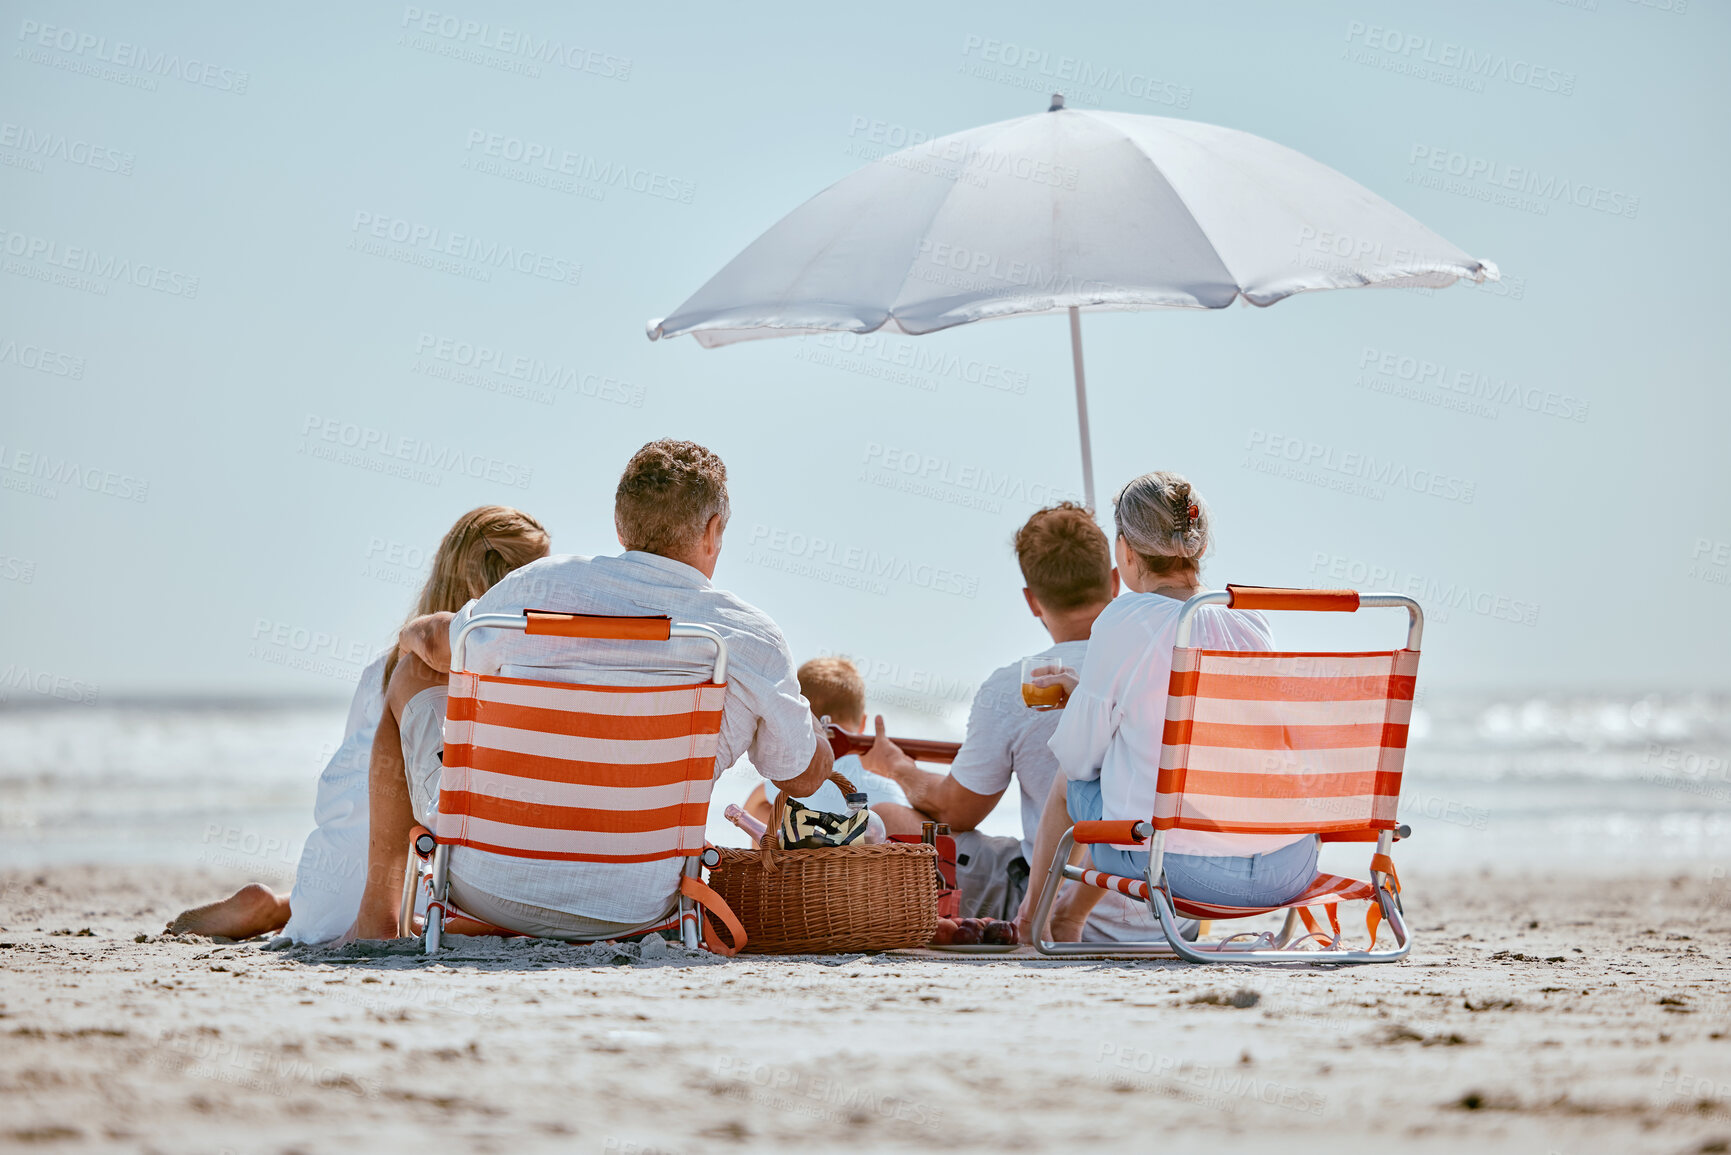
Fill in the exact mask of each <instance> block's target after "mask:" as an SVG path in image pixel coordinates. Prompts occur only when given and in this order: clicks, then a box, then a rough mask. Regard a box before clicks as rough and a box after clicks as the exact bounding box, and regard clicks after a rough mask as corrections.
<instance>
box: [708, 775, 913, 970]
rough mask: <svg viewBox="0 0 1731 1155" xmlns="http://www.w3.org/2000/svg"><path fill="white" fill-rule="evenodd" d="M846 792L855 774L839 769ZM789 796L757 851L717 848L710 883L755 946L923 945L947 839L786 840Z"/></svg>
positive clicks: (772, 950) (826, 950) (777, 950)
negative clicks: (797, 845) (816, 844)
mask: <svg viewBox="0 0 1731 1155" xmlns="http://www.w3.org/2000/svg"><path fill="white" fill-rule="evenodd" d="M830 781H832V782H834V783H835V784H836V785H837V786H840V787H841V790H842V793H843V794H851V793H853V789H854V788H853V783H851V782H849V781H848V780H847V779H846V778H844V777H842V776H841V775H840V774H837V773H835V772H834V771H833V770H832V771H831V772H830ZM786 809H787V795H786V794H785V793H783V794H781V795H780V796H779V797H777V798H776V800H775V817H774V820H773V821H771V822H770V824H769V829H768V830H766V831H765V832H764V835H763V838H762V840H761V842H760V844H759V846H758V848H757V849H755V850H741V849H737V848H733V849H730V848H728V847H717V850H718V851H719V852H720V854H721V861H720V862H719V863H717V864H716V865H715V866H713V867H711V868H710V870H709V885H710V886H712V887H713V888H714V889H715V891H716V893H717V894H719V895H721V897H722V898H723V899H725V900H726V901H727V905H728V906H730V907H732V908H733V912H734V914H736V915H738V916H739V921H740V922H741V923H743V924H744V925H745V933H746V936H747V941H746V945H745V953H746V954H836V953H839V952H843V951H856V950H895V949H896V948H898V947H921V946H925V945H926V944H927V943H929V942H931V940H932V932H933V931H935V930H936V929H937V925H938V887H937V862H938V855H937V848H936V847H933V846H927V845H925V844H923V843H906V842H881V843H878V844H876V845H873V846H826V847H822V848H820V849H816V850H783V849H781V837H780V833H779V832H780V830H781V819H782V814H783V813H784V812H785V811H786Z"/></svg>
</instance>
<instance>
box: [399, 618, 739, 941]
mask: <svg viewBox="0 0 1731 1155" xmlns="http://www.w3.org/2000/svg"><path fill="white" fill-rule="evenodd" d="M479 629H500V630H516V631H519V632H522V633H526V634H542V635H553V636H557V637H564V638H592V639H604V640H614V641H667V640H670V639H674V638H695V639H700V640H703V641H707V642H710V643H712V644H713V645H714V647H715V658H714V661H713V663H712V666H711V673H710V678H709V681H708V682H704V683H690V684H683V685H677V686H655V687H633V688H630V689H628V690H622V689H621V688H619V687H597V686H583V685H580V684H577V683H562V682H558V683H556V682H528V681H525V680H523V679H513V678H499V677H495V676H491V675H477V674H473V673H471V672H469V671H468V670H467V669H466V668H465V658H464V654H465V648H466V643H467V641H468V638H469V635H470V634H471V633H473V632H474V631H476V630H479ZM727 658H728V654H727V641H726V639H725V638H723V637H722V635H721V634H720V633H719V632H718V631H717V630H715V629H713V628H712V627H710V626H706V625H701V624H698V623H694V622H675V621H672V620H671V619H669V618H666V617H614V616H607V615H599V614H570V613H559V612H555V611H547V610H525V611H524V612H522V613H521V614H478V615H476V616H475V617H473V618H470V619H469V620H468V621H467V622H465V623H464V624H463V627H462V628H461V629H460V630H459V631H458V632H457V636H456V639H455V640H454V641H453V642H452V644H451V679H452V686H453V696H457V693H458V690H457V686H458V681H457V680H458V679H459V678H468V679H471V681H470V682H469V683H468V686H471V687H479V686H481V685H483V684H485V683H490V682H491V683H508V684H511V685H514V686H519V687H531V688H534V687H544V688H547V689H551V690H553V691H555V692H556V693H569V692H571V691H594V690H601V691H609V692H611V693H614V694H621V695H630V694H636V693H645V694H655V693H668V694H677V695H689V696H691V698H692V702H693V709H692V710H691V711H688V714H689V715H690V716H692V717H693V719H694V722H695V720H696V718H697V716H698V715H699V714H700V713H702V714H707V715H713V718H712V720H711V721H710V722H709V724H708V725H707V726H705V727H703V728H702V730H701V731H700V730H697V729H694V730H693V735H694V737H695V736H701V733H708V734H710V735H713V734H715V733H718V732H719V729H720V724H721V722H720V718H721V711H722V708H723V705H724V703H725V699H726V692H727ZM706 705H707V706H709V707H710V708H709V709H707V710H705V709H703V707H704V706H706ZM453 732H454V731H453V728H452V720H451V718H450V715H449V707H447V718H446V748H447V750H449V749H450V747H451V745H452V742H451V737H452V735H453ZM694 757H701V756H700V755H696V756H694ZM709 757H710V765H711V766H713V755H710V756H709ZM451 769H452V766H451V764H450V762H449V761H448V760H447V763H446V769H445V775H447V776H448V775H449V774H450V771H451ZM709 773H710V775H711V778H710V779H706V780H705V781H703V782H702V783H694V785H701V786H702V787H703V789H702V798H701V800H700V801H701V805H702V808H703V811H704V813H705V814H707V810H708V803H709V793H708V789H707V786H708V785H709V782H710V781H711V780H712V777H713V772H712V771H710V772H709ZM693 774H695V768H694V770H693ZM440 793H441V796H443V795H445V794H446V783H445V781H444V780H443V778H442V780H441V787H440ZM693 813H694V812H693ZM460 822H461V818H460V817H459V816H455V815H448V814H447V813H446V812H445V809H444V806H443V805H441V807H440V813H439V816H438V820H437V823H436V825H437V826H438V827H439V830H438V833H435V832H433V831H429V830H428V829H427V828H426V827H424V826H417V827H416V828H415V829H414V830H413V831H412V832H411V834H410V839H409V842H410V845H409V857H408V864H407V867H406V869H405V871H404V880H403V903H402V908H401V913H400V915H399V927H398V929H399V933H400V934H402V935H403V937H414V936H415V923H416V921H417V919H416V917H415V913H414V908H415V897H416V892H417V888H418V886H419V885H420V884H421V883H422V882H425V883H426V884H427V885H428V887H429V889H430V901H429V903H428V907H427V914H426V919H425V923H424V932H423V935H424V942H425V951H426V953H427V954H429V955H431V954H434V953H436V952H437V951H438V949H439V945H440V940H441V938H442V937H443V935H444V933H445V932H446V931H447V930H450V931H451V933H469V934H515V933H517V932H513V931H510V930H508V929H504V928H499V927H493V926H489V925H487V924H485V923H482V922H479V921H478V920H475V919H472V918H469V917H468V916H466V915H463V914H462V913H460V912H459V911H456V910H455V909H454V908H453V907H452V906H451V903H450V894H449V892H450V857H451V850H452V847H453V846H454V845H456V844H458V843H463V842H465V841H466V840H465V839H464V838H463V837H461V836H459V835H458V834H457V833H456V831H457V827H458V826H459V825H460ZM702 825H703V823H701V822H698V823H696V824H694V825H692V824H686V825H684V826H683V828H682V829H681V830H669V831H665V832H657V833H658V834H665V835H667V836H668V841H667V845H666V846H665V847H663V848H661V849H659V850H658V851H657V852H656V853H655V854H654V855H653V857H655V858H669V857H674V856H675V855H678V856H682V857H683V858H684V859H685V861H684V864H683V866H682V868H681V879H680V888H679V894H678V909H677V925H678V928H679V935H680V941H681V942H682V943H683V944H684V945H685V946H686V947H688V948H691V949H696V948H698V947H699V946H707V947H709V948H710V949H712V950H717V951H718V952H720V953H726V954H732V953H734V952H735V951H737V950H738V949H739V948H740V947H742V946H744V945H745V943H744V931H743V929H742V928H741V927H740V926H739V923H738V920H737V919H735V918H734V917H733V914H732V912H731V911H729V910H728V909H727V907H726V904H725V903H723V902H722V901H721V900H720V898H719V897H718V896H716V895H715V894H714V892H713V891H710V890H709V888H708V887H707V886H705V885H704V884H703V882H702V880H701V875H702V868H703V866H706V865H707V866H714V865H715V864H716V863H717V862H718V861H719V860H720V859H719V855H717V854H716V852H715V850H714V848H713V847H709V846H708V845H706V844H705V845H701V846H699V845H693V843H694V842H695V841H697V840H700V839H701V831H702ZM693 831H695V833H693ZM562 833H568V835H569V842H568V843H566V844H565V847H564V849H563V850H562V851H560V852H555V853H545V854H537V853H534V852H532V851H525V850H522V849H515V850H512V851H510V853H512V854H514V855H516V856H519V857H524V858H537V857H542V858H548V859H552V858H558V859H562V860H570V859H574V858H575V859H579V860H581V859H583V858H585V857H587V856H585V855H582V854H581V853H573V852H572V848H573V847H576V846H579V845H581V843H582V841H583V837H584V834H585V833H586V832H584V831H581V830H573V831H569V832H562ZM595 860H596V861H622V860H624V861H637V860H641V859H639V858H631V859H619V858H615V857H608V856H600V857H597V858H596V859H595ZM423 868H424V871H425V873H424V874H423ZM706 911H707V913H708V914H709V915H711V916H713V917H715V918H719V919H720V920H721V921H722V923H723V924H724V925H725V926H726V927H727V928H728V930H729V932H730V934H731V937H732V939H733V942H732V944H731V947H727V946H724V945H722V944H720V943H719V942H718V941H717V940H715V939H713V938H712V937H711V936H709V935H707V934H706V933H704V917H705V913H706ZM671 925H672V924H671V923H669V922H668V920H666V919H665V918H662V919H656V920H653V921H651V922H648V923H645V924H643V925H642V926H640V927H636V928H634V929H632V930H629V931H619V932H613V933H611V934H608V935H605V936H597V937H596V938H592V939H589V940H587V941H599V940H600V939H602V938H606V939H613V938H619V937H627V936H630V935H634V934H639V933H645V932H648V931H652V930H659V929H664V928H667V927H669V926H671ZM573 941H584V940H581V939H575V938H574V939H573Z"/></svg>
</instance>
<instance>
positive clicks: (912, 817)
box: [745, 658, 926, 835]
mask: <svg viewBox="0 0 1731 1155" xmlns="http://www.w3.org/2000/svg"><path fill="white" fill-rule="evenodd" d="M799 691H800V693H802V694H804V695H805V700H806V701H807V702H809V703H811V716H812V717H814V718H828V719H829V720H830V721H831V722H833V723H835V724H836V725H837V726H839V727H841V728H842V729H843V730H846V731H847V732H848V733H850V734H858V733H861V732H862V731H864V730H865V722H866V699H865V679H864V678H862V677H860V673H859V668H858V667H857V666H855V665H854V664H853V663H852V662H850V661H848V660H847V659H846V658H813V659H811V660H810V661H809V662H806V663H805V664H804V665H802V666H801V667H800V668H799ZM835 769H836V773H838V774H840V775H841V776H842V777H843V778H846V779H847V780H848V781H849V782H851V783H853V785H854V788H855V789H857V790H860V791H863V792H864V793H865V795H866V797H867V798H868V799H869V800H870V806H871V809H872V813H874V814H876V815H877V816H878V817H879V818H881V819H883V824H884V830H885V831H886V832H888V833H890V834H913V835H918V834H919V832H920V823H922V822H924V821H926V815H924V814H921V813H920V812H919V811H917V810H915V809H913V808H912V807H910V806H909V805H908V797H907V795H906V794H903V793H902V788H901V787H900V786H899V785H897V784H896V783H895V782H894V781H893V780H892V779H889V778H885V777H884V776H883V775H881V774H876V773H874V772H872V771H870V770H868V769H866V768H865V766H864V765H863V764H862V763H861V762H860V757H859V755H858V754H843V755H842V756H841V757H840V758H837V759H836V760H835ZM780 794H781V791H780V790H779V789H778V788H777V787H776V785H775V783H773V782H765V783H760V784H758V785H756V786H753V787H752V788H751V794H750V796H749V797H747V798H746V800H745V812H746V813H747V814H749V815H751V816H752V817H753V818H755V819H757V820H758V821H759V822H761V823H763V824H764V825H765V826H768V825H769V824H770V822H771V820H772V819H773V817H774V809H773V808H774V806H775V800H776V798H777V797H778V796H779V795H780ZM795 797H798V795H795ZM803 801H804V802H805V804H806V805H807V806H809V807H811V808H812V809H813V810H823V811H827V812H828V813H830V814H846V813H847V799H845V798H843V797H842V794H841V788H840V787H838V786H837V785H836V784H835V783H833V782H826V783H824V784H823V785H822V786H820V787H819V788H818V789H817V790H816V791H815V792H813V793H812V795H811V796H810V797H808V798H805V799H803Z"/></svg>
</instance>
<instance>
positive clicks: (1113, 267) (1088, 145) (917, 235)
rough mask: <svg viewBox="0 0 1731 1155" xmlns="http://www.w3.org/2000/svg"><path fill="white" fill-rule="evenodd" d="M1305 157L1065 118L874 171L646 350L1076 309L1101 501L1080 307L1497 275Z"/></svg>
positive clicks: (1157, 129) (1148, 122) (1065, 112)
mask: <svg viewBox="0 0 1731 1155" xmlns="http://www.w3.org/2000/svg"><path fill="white" fill-rule="evenodd" d="M1496 275H1497V272H1496V267H1495V266H1494V265H1492V264H1490V263H1489V262H1488V261H1480V260H1475V259H1474V258H1472V257H1469V256H1467V255H1466V253H1464V252H1462V251H1461V250H1459V249H1457V248H1455V247H1454V246H1453V245H1451V244H1449V243H1448V242H1447V241H1445V240H1443V238H1441V237H1439V236H1437V235H1436V234H1435V233H1433V232H1431V231H1430V230H1429V229H1427V228H1425V227H1424V226H1423V225H1421V224H1419V223H1418V222H1417V221H1415V220H1413V218H1411V217H1410V216H1408V215H1407V214H1406V213H1404V212H1402V211H1401V210H1400V209H1397V208H1395V207H1394V206H1393V205H1391V204H1389V203H1388V202H1387V201H1385V200H1383V199H1382V198H1380V197H1378V196H1376V195H1375V194H1373V193H1372V192H1370V191H1369V190H1368V189H1366V188H1364V187H1363V186H1362V185H1359V184H1357V183H1355V182H1354V181H1351V180H1349V179H1347V178H1346V177H1344V176H1342V175H1341V174H1340V173H1338V172H1335V171H1334V170H1333V169H1331V168H1329V167H1328V166H1326V165H1323V164H1319V163H1318V162H1316V161H1314V160H1312V159H1310V158H1309V157H1307V156H1304V155H1303V154H1301V153H1297V152H1294V151H1293V150H1292V149H1290V148H1286V147H1284V146H1282V145H1278V144H1275V143H1273V142H1272V141H1268V140H1263V139H1262V138H1261V137H1256V136H1251V135H1250V134H1249V133H1245V132H1238V131H1236V130H1234V129H1230V128H1221V127H1218V126H1216V125H1211V124H1201V123H1198V122H1196V121H1190V120H1172V119H1169V118H1167V117H1159V116H1138V115H1134V114H1131V113H1123V112H1101V111H1092V110H1082V109H1071V108H1065V107H1064V99H1063V97H1062V96H1055V97H1053V100H1052V107H1051V109H1050V110H1048V111H1047V112H1044V113H1040V114H1037V115H1034V116H1025V117H1021V118H1020V119H1017V120H1006V121H1003V122H1001V123H998V124H989V125H986V126H985V127H983V128H976V129H973V130H971V131H968V132H959V133H956V134H954V135H952V136H945V137H940V138H938V139H936V140H932V141H929V142H926V143H923V144H919V145H916V146H914V147H912V148H908V149H904V150H903V151H901V152H897V153H893V154H891V155H889V156H886V157H883V158H882V159H880V160H877V161H874V162H873V163H871V164H869V165H867V166H866V167H865V168H863V169H860V170H859V171H858V172H855V173H853V174H852V175H851V176H848V177H846V178H844V179H843V180H841V181H838V182H837V183H835V184H833V185H831V186H830V187H829V188H827V189H825V190H824V191H823V192H821V193H818V194H817V195H816V196H814V197H812V198H811V199H810V200H808V201H806V202H805V203H804V204H803V205H801V206H800V207H799V208H797V209H795V210H794V211H793V212H791V213H789V214H788V215H787V216H785V217H783V218H782V219H781V220H780V221H779V222H777V223H776V224H775V226H774V227H773V228H771V229H770V230H769V231H768V232H766V233H764V234H763V235H762V236H760V237H758V238H757V240H755V241H753V242H752V243H751V244H750V245H748V246H746V248H745V250H744V251H743V252H741V253H740V254H739V255H738V256H737V257H735V258H733V260H731V261H729V262H728V263H727V266H726V267H725V268H723V269H722V270H721V271H720V272H719V273H717V274H715V276H713V277H711V278H710V280H709V282H708V283H707V284H705V285H704V286H703V287H702V288H701V289H699V290H697V292H696V293H694V294H692V296H691V299H690V300H688V301H686V302H685V303H684V304H683V305H681V306H679V308H678V309H676V310H675V311H674V312H673V314H672V315H671V316H668V317H666V318H663V319H661V320H656V321H651V322H650V323H649V337H650V339H651V340H657V339H659V338H662V337H676V336H679V335H680V334H683V333H690V334H691V335H692V336H693V337H695V338H696V339H697V341H698V342H699V343H700V344H702V345H704V346H706V347H714V346H716V345H726V344H730V343H732V342H735V341H750V340H757V339H760V338H764V337H787V336H798V335H805V334H816V333H834V332H848V333H871V332H875V331H877V330H880V329H882V330H886V331H888V332H892V333H903V334H908V335H911V336H919V335H922V334H926V333H935V332H937V331H938V330H940V329H948V328H950V327H952V326H955V325H965V324H967V323H968V322H970V321H981V320H986V319H989V318H995V317H1009V316H1014V315H1018V314H1024V313H1053V312H1058V311H1060V310H1068V311H1069V314H1070V340H1071V349H1072V356H1073V360H1074V365H1075V376H1076V407H1077V420H1078V425H1079V427H1080V431H1081V441H1082V476H1083V488H1084V491H1085V493H1086V495H1087V500H1088V505H1089V506H1090V508H1092V507H1093V506H1094V478H1093V460H1092V450H1091V448H1090V442H1089V435H1088V405H1087V390H1086V384H1085V382H1084V378H1083V373H1082V338H1081V320H1080V316H1079V314H1080V311H1082V310H1092V309H1223V308H1225V307H1226V306H1227V305H1230V304H1231V303H1232V302H1233V301H1234V300H1235V299H1238V298H1243V299H1244V300H1246V301H1249V302H1250V303H1251V304H1253V305H1272V304H1274V303H1275V302H1276V301H1280V300H1284V299H1285V298H1287V297H1290V296H1292V295H1293V294H1294V293H1302V292H1307V291H1309V290H1312V289H1353V288H1365V287H1429V288H1441V287H1443V286H1446V285H1451V284H1453V283H1454V282H1455V281H1456V280H1457V279H1459V278H1461V277H1471V278H1472V279H1473V280H1475V281H1483V280H1485V279H1486V278H1490V279H1495V278H1496Z"/></svg>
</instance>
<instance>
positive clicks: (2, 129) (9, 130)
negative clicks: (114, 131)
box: [0, 120, 134, 176]
mask: <svg viewBox="0 0 1731 1155" xmlns="http://www.w3.org/2000/svg"><path fill="white" fill-rule="evenodd" d="M0 148H9V149H12V150H13V151H15V152H19V153H22V154H23V155H24V156H26V157H29V158H31V159H32V160H35V161H43V160H58V161H63V162H64V163H66V164H70V165H76V166H79V167H82V168H93V169H95V170H96V171H97V172H112V173H118V174H119V175H121V176H131V175H132V162H133V159H134V158H133V155H132V154H131V153H130V152H122V151H120V150H119V149H118V148H114V147H112V146H110V145H105V144H92V143H91V142H90V141H88V140H83V139H81V138H79V137H75V136H67V135H66V134H65V133H63V132H51V131H48V130H45V129H36V128H32V127H30V126H29V125H23V124H14V123H13V122H12V121H10V120H4V121H0ZM37 171H41V169H40V166H38V167H37Z"/></svg>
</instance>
